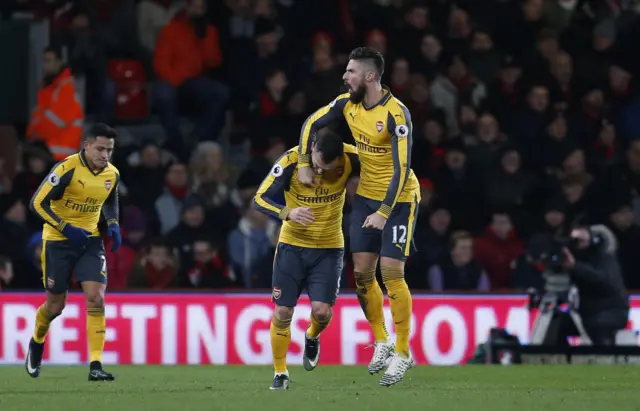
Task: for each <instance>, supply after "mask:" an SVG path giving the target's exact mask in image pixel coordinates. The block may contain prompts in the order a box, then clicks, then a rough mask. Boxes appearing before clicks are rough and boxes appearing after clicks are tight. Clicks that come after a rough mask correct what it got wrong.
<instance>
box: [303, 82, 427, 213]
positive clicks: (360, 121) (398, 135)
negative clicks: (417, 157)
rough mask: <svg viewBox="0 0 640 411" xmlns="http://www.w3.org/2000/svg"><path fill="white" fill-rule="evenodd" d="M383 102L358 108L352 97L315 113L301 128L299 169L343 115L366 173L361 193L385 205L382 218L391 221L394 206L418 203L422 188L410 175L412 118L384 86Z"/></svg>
mask: <svg viewBox="0 0 640 411" xmlns="http://www.w3.org/2000/svg"><path fill="white" fill-rule="evenodd" d="M383 91H384V97H382V99H381V100H380V101H379V102H378V104H376V105H375V106H373V107H370V108H367V107H365V106H364V104H363V103H359V104H354V103H352V102H351V101H350V100H349V93H344V94H341V95H339V96H338V97H337V98H336V99H335V100H333V101H332V102H331V103H329V104H328V105H326V106H325V107H322V108H321V109H319V110H318V111H316V112H315V113H313V114H312V115H311V116H309V118H307V120H306V121H305V122H304V124H303V126H302V131H301V133H300V144H299V146H298V155H299V158H300V161H299V164H298V167H307V166H309V165H310V162H311V158H310V154H311V143H312V142H313V138H314V135H315V133H316V132H317V131H318V130H319V129H320V128H322V127H325V126H327V125H328V124H329V123H331V122H332V121H334V120H336V119H338V118H339V117H341V116H343V117H344V118H345V119H346V121H347V124H348V125H349V128H350V129H351V133H352V134H353V138H354V139H355V141H356V147H357V148H358V155H359V158H360V163H361V165H362V170H361V172H360V183H359V185H358V192H357V193H358V194H359V195H361V196H363V197H365V198H368V199H371V200H377V201H381V202H382V204H381V205H380V208H379V209H378V211H377V212H378V213H379V214H381V215H383V216H384V217H386V218H389V215H390V214H391V210H393V207H394V206H395V204H396V202H403V203H410V202H413V201H415V199H416V198H418V201H419V199H420V186H419V184H418V179H417V178H416V176H415V174H414V173H413V170H411V145H412V142H413V140H412V139H413V136H412V129H413V125H412V124H411V114H410V113H409V110H408V109H407V107H406V106H405V105H404V104H402V102H401V101H400V100H398V99H397V98H395V97H394V96H393V95H392V94H391V92H390V91H389V89H388V88H387V87H386V86H383Z"/></svg>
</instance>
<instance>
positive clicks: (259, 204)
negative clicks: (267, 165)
mask: <svg viewBox="0 0 640 411" xmlns="http://www.w3.org/2000/svg"><path fill="white" fill-rule="evenodd" d="M293 157H296V155H295V153H291V152H286V153H285V154H283V155H282V157H280V158H279V159H278V161H277V162H276V163H275V164H274V166H273V168H272V169H271V171H270V172H269V175H268V176H267V178H265V179H264V180H263V181H262V184H260V187H259V188H258V192H257V193H256V195H255V197H254V198H253V206H254V208H255V209H257V210H259V211H261V212H263V213H265V214H268V215H270V216H273V217H277V218H279V219H281V220H286V219H287V216H288V215H289V212H290V211H291V210H290V209H289V208H287V207H286V206H284V205H282V204H278V203H277V202H276V201H275V200H274V197H275V196H276V195H277V194H279V193H282V192H283V191H284V190H285V189H286V188H287V187H289V184H290V182H291V176H292V175H293V171H294V170H295V168H296V164H297V161H295V159H294V158H293Z"/></svg>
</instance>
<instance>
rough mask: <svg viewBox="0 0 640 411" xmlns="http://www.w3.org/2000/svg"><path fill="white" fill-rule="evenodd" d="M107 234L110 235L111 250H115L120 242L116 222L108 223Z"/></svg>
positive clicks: (120, 235)
mask: <svg viewBox="0 0 640 411" xmlns="http://www.w3.org/2000/svg"><path fill="white" fill-rule="evenodd" d="M107 235H108V236H109V237H111V251H116V250H117V249H118V248H120V244H122V234H120V226H119V225H118V223H111V224H109V230H108V231H107Z"/></svg>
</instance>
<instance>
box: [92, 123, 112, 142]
mask: <svg viewBox="0 0 640 411" xmlns="http://www.w3.org/2000/svg"><path fill="white" fill-rule="evenodd" d="M98 137H106V138H109V139H115V138H117V137H118V132H117V131H116V129H114V128H113V127H110V126H108V125H106V124H104V123H96V124H93V125H92V126H91V127H90V128H89V132H88V133H87V140H89V139H95V138H98Z"/></svg>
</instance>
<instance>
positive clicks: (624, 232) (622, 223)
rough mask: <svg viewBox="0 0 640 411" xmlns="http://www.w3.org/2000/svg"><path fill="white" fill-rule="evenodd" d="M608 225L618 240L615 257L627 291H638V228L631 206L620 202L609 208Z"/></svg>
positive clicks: (639, 279) (639, 259) (639, 239)
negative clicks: (618, 262)
mask: <svg viewBox="0 0 640 411" xmlns="http://www.w3.org/2000/svg"><path fill="white" fill-rule="evenodd" d="M614 204H615V201H614ZM611 210H613V211H612V212H611V214H610V215H609V224H610V225H611V226H612V229H613V232H614V234H615V235H616V237H617V239H618V242H619V244H618V250H617V257H618V260H619V261H620V268H621V269H622V277H623V278H624V282H625V285H626V287H627V289H631V290H638V289H640V275H639V271H638V267H640V253H639V252H638V244H640V226H638V224H636V223H634V221H633V209H632V208H631V204H628V203H626V202H621V203H620V204H616V205H614V206H613V207H611Z"/></svg>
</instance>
